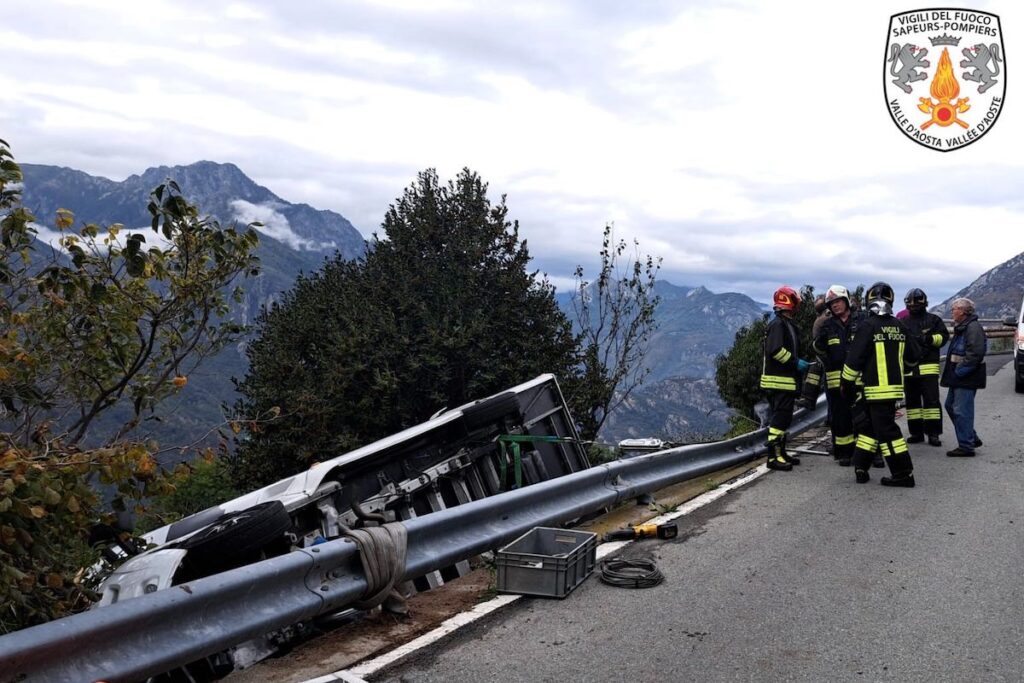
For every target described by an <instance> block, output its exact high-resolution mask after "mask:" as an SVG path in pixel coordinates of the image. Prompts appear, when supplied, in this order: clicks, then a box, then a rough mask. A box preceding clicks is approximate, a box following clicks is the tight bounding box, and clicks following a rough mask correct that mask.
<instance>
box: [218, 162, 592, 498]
mask: <svg viewBox="0 0 1024 683" xmlns="http://www.w3.org/2000/svg"><path fill="white" fill-rule="evenodd" d="M487 189H488V188H487V184H486V183H484V182H483V181H482V180H481V179H480V177H479V176H478V175H477V174H475V173H473V172H472V171H470V170H469V169H464V170H463V171H462V172H461V173H460V174H459V175H458V177H456V178H455V180H453V181H449V182H448V183H442V182H441V181H440V180H439V178H438V176H437V173H436V172H435V171H434V170H432V169H431V170H427V171H424V172H422V173H420V174H419V175H418V177H417V179H416V181H415V182H414V183H413V184H412V185H411V186H410V187H409V188H407V189H406V190H405V191H404V193H403V195H402V196H401V197H400V198H399V199H397V200H396V201H395V203H394V204H393V205H392V206H391V207H390V208H389V209H388V211H387V214H386V215H385V217H384V221H383V224H382V228H383V231H384V233H385V236H384V237H383V238H381V237H378V236H376V235H375V236H374V239H373V241H372V244H371V245H370V249H369V250H368V254H367V255H366V256H365V257H364V258H363V259H362V260H360V261H356V262H345V261H343V260H341V259H340V258H338V259H335V260H333V261H331V262H328V263H327V264H325V266H324V267H323V268H322V269H321V270H320V271H318V272H317V273H314V274H313V275H311V276H309V277H305V278H301V279H300V280H299V281H298V282H297V283H296V286H295V287H294V288H293V289H292V290H291V291H289V292H288V293H286V294H285V295H284V297H283V298H282V300H281V301H280V303H279V304H277V305H276V306H274V307H273V308H272V309H270V310H269V311H265V312H264V313H263V314H262V315H261V316H260V317H259V318H258V320H257V323H256V326H257V337H256V339H255V341H254V342H253V343H252V344H251V345H250V346H249V349H248V355H249V362H250V369H249V372H248V374H247V375H246V377H245V378H244V379H243V380H242V381H241V382H240V383H239V384H238V389H239V392H240V393H241V394H242V396H243V398H242V400H240V401H239V402H238V403H237V404H236V410H237V411H238V412H240V413H243V414H250V415H251V414H258V413H262V412H264V411H267V410H269V409H271V408H272V407H276V406H280V408H281V416H280V418H279V419H277V420H275V421H274V422H273V423H272V424H268V425H258V426H257V428H256V429H246V431H245V434H244V435H243V437H242V438H241V439H240V441H239V447H238V449H237V454H236V456H235V460H234V463H233V464H234V467H233V472H234V476H235V480H236V481H237V482H238V483H239V485H240V487H241V488H248V487H251V486H253V485H258V484H266V483H269V482H271V481H274V480H275V479H278V478H280V477H283V476H287V475H290V474H293V473H295V472H296V471H298V470H300V469H302V468H304V467H307V466H308V465H309V464H310V463H311V462H312V461H314V460H322V459H326V458H330V457H334V456H336V455H338V454H340V453H343V452H345V451H347V450H350V449H352V448H354V447H357V446H360V445H363V444H366V443H368V442H370V441H372V440H374V439H377V438H381V437H383V436H386V435H388V434H391V433H394V432H396V431H399V430H401V429H404V428H406V427H409V426H412V425H414V424H417V423H419V422H422V421H423V420H426V419H428V418H429V417H430V416H431V415H432V414H433V413H435V412H436V411H437V410H439V409H441V408H444V407H455V406H458V405H461V404H463V403H466V402H468V401H470V400H473V399H475V398H479V397H481V396H486V395H488V394H491V393H495V392H498V391H500V390H502V389H505V388H507V387H509V386H513V385H515V384H517V383H520V382H523V381H525V380H528V379H530V378H532V377H534V376H536V375H538V374H541V373H544V372H553V373H555V374H556V375H557V376H558V377H560V378H564V377H567V376H569V375H570V374H571V373H573V372H574V370H575V367H576V364H577V356H576V348H577V347H576V339H575V337H574V335H573V332H572V328H571V325H570V323H569V320H568V319H567V318H566V317H565V315H564V314H563V313H562V312H561V311H560V310H559V308H558V306H557V304H556V303H555V300H554V289H553V287H552V286H551V284H550V283H549V282H548V281H547V279H546V278H542V277H538V273H537V272H531V271H529V270H528V267H529V262H530V254H529V251H528V249H527V245H526V242H525V241H522V240H520V239H519V226H518V223H517V222H515V221H509V219H508V208H507V206H506V204H505V198H504V197H502V198H501V199H500V201H498V202H497V203H492V202H491V201H490V200H489V199H488V197H487Z"/></svg>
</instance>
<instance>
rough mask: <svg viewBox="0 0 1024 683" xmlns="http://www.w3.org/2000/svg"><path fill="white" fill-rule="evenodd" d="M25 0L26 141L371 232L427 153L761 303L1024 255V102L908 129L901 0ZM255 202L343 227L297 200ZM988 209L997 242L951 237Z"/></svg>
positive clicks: (565, 223) (4, 115) (18, 70)
mask: <svg viewBox="0 0 1024 683" xmlns="http://www.w3.org/2000/svg"><path fill="white" fill-rule="evenodd" d="M9 4H11V7H7V8H6V9H7V10H8V11H7V13H6V16H7V17H8V21H6V22H5V25H4V28H3V29H0V42H3V43H4V45H5V59H6V63H5V69H4V72H5V74H0V91H2V92H4V95H5V96H4V98H3V100H2V101H0V123H2V124H3V128H4V131H5V135H4V137H5V139H7V140H8V141H9V142H11V143H12V144H13V145H14V149H15V153H16V154H17V156H18V159H19V160H21V161H24V162H34V163H52V164H61V165H71V164H72V163H74V164H75V165H76V166H77V167H79V168H81V170H84V171H87V172H90V173H95V174H99V175H106V176H108V177H115V178H116V177H124V175H127V174H128V173H134V172H139V171H141V170H142V169H144V168H146V167H148V166H153V165H158V164H178V163H190V162H193V161H196V160H198V159H200V158H209V159H215V160H217V161H225V162H226V161H230V162H234V163H236V164H238V165H239V166H240V167H241V168H243V169H244V170H245V171H246V172H247V173H248V174H250V175H251V176H253V178H254V179H255V180H256V181H257V182H260V183H262V184H265V185H267V186H273V187H275V188H276V189H277V190H278V192H279V193H280V194H281V196H283V197H285V198H286V199H288V200H289V201H292V202H308V203H310V204H312V205H313V206H316V207H318V208H329V209H333V210H335V211H338V212H340V213H342V214H344V215H346V216H348V217H349V218H350V219H352V220H353V221H354V222H355V223H356V224H357V225H359V226H360V227H361V228H363V231H364V233H369V232H372V231H373V230H374V229H375V227H376V226H377V225H379V223H380V220H381V218H382V217H383V215H384V212H385V211H386V209H387V205H388V203H389V202H391V201H393V199H394V198H395V197H397V196H399V195H400V194H401V192H402V189H403V188H404V187H405V186H407V185H408V184H410V183H411V182H412V181H413V180H414V177H415V173H416V171H417V170H420V169H423V168H426V167H436V168H437V169H438V170H439V172H440V173H441V175H442V176H443V177H446V178H447V177H452V176H453V175H454V174H455V173H457V172H458V171H459V170H460V169H461V168H462V167H463V166H469V167H470V168H472V169H474V170H477V171H478V172H480V173H481V175H482V176H483V178H484V179H485V180H487V181H489V182H490V184H491V193H492V197H494V198H496V197H497V196H498V195H499V194H501V193H508V195H509V199H508V202H509V207H510V215H511V217H513V218H518V219H519V220H520V222H521V226H522V228H521V236H522V237H523V238H526V239H528V240H529V244H530V249H531V253H533V255H534V256H535V258H536V259H537V262H536V265H538V266H539V267H541V268H544V269H547V270H548V271H549V272H550V274H551V276H552V278H553V280H556V281H558V282H564V281H566V279H567V278H569V277H570V275H571V268H572V266H573V265H575V264H576V263H583V264H584V265H587V264H588V263H591V264H592V263H595V262H596V260H597V249H598V247H599V245H600V237H601V230H602V228H603V226H604V224H605V223H606V222H607V221H614V222H615V224H616V229H617V234H618V235H619V236H621V237H623V238H626V239H632V238H633V237H636V238H637V239H639V240H640V242H641V250H642V251H644V252H648V251H649V252H651V253H655V254H659V255H661V256H663V257H664V259H665V267H664V271H663V272H664V275H665V277H666V278H668V279H670V280H673V281H677V282H678V283H679V284H687V285H697V284H704V283H705V282H706V283H707V284H709V286H711V287H712V288H713V289H716V290H719V291H720V290H722V289H738V290H741V291H746V293H748V294H751V295H754V296H756V297H760V298H762V299H763V298H764V297H765V295H764V294H763V292H761V289H762V288H766V287H769V286H770V284H771V282H773V281H774V280H776V279H782V278H784V279H785V280H787V281H789V282H799V283H802V282H804V281H808V282H816V283H818V284H819V285H821V286H824V285H825V284H828V283H829V282H831V281H832V280H833V279H838V278H840V277H844V278H849V279H851V280H852V279H857V278H858V277H861V278H862V279H865V280H866V279H870V278H872V277H876V276H877V275H879V274H881V275H886V274H888V276H889V277H890V278H891V279H894V280H896V279H900V280H905V281H907V282H915V281H922V282H924V281H926V282H928V283H929V286H932V287H933V289H934V290H935V291H938V292H940V293H941V292H949V293H952V292H953V291H955V290H956V289H958V288H959V287H961V286H963V285H965V284H967V282H969V281H970V280H972V279H973V278H974V277H975V276H976V275H978V274H980V272H981V271H982V270H984V269H986V268H989V267H992V266H993V265H995V264H997V263H999V262H1001V261H1004V260H1006V259H1008V258H1010V257H1012V256H1014V255H1015V254H1016V253H1019V252H1020V251H1022V250H1024V243H1022V241H1021V238H1019V237H1017V234H1018V233H1020V232H1021V231H1019V230H1016V229H1015V227H1014V226H1017V225H1019V224H1020V222H1021V219H1022V218H1024V215H1022V214H1024V202H1022V201H1021V200H1020V199H1019V198H1018V197H1017V196H1016V192H1015V191H1007V189H1006V187H1007V186H1009V187H1016V186H1017V185H1019V180H1018V179H1019V177H1020V176H1021V174H1022V172H1024V167H1022V164H1024V161H1021V159H1024V154H1021V152H1022V149H1021V145H1020V143H1019V142H1018V138H1017V135H1016V134H1015V131H1016V130H1019V129H1021V127H1022V124H1024V110H1022V109H1021V108H1019V107H1010V108H1007V109H1006V110H1005V111H1004V112H1003V113H1002V114H1001V117H1000V120H999V122H998V123H997V125H996V126H995V127H994V128H993V129H992V132H991V133H990V134H988V135H987V136H986V137H985V138H984V139H983V140H981V141H979V142H978V143H976V144H974V145H971V146H969V147H967V148H965V149H962V150H959V151H956V152H953V153H949V154H938V153H935V152H931V151H928V150H925V149H923V148H921V147H920V146H918V145H916V144H913V143H912V142H910V141H909V140H907V139H905V138H904V137H903V135H902V134H901V133H900V132H899V131H898V130H896V128H895V126H894V125H893V124H892V122H891V121H890V119H889V115H888V112H887V110H886V108H885V105H884V98H883V88H882V79H881V77H882V74H881V73H879V71H880V70H881V69H882V68H883V65H884V59H883V58H884V55H883V54H882V50H883V47H884V41H883V36H884V34H885V32H886V29H887V27H888V21H889V15H890V14H891V13H892V11H894V9H893V7H892V6H891V3H889V2H884V1H882V0H867V1H866V2H864V3H861V4H859V5H858V6H857V7H856V9H849V10H846V11H836V12H832V13H823V12H822V10H821V6H820V4H818V3H813V2H811V1H810V0H789V1H780V2H768V1H767V0H739V1H735V2H730V3H699V2H698V3H670V2H669V3H654V2H652V3H642V4H634V5H629V6H628V7H624V8H622V9H620V8H618V7H617V6H616V5H615V4H614V3H601V4H594V3H591V2H586V1H584V0H580V1H579V2H566V3H558V4H554V5H553V4H551V3H541V2H530V3H506V4H505V5H500V4H494V3H482V2H473V1H470V0H436V1H434V2H431V3H425V2H412V1H411V0H388V2H384V3H381V2H351V3H343V4H338V5H334V6H331V5H318V6H316V7H315V8H311V7H308V6H305V5H302V4H301V3H299V4H294V3H293V4H285V3H261V2H255V1H250V2H233V3H231V4H229V5H227V6H226V7H222V8H219V9H218V8H211V6H210V5H208V3H204V2H200V1H199V0H179V1H177V2H174V3H170V2H166V0H165V1H163V2H161V4H160V5H159V6H158V7H156V8H153V5H152V4H151V3H140V4H137V6H136V5H132V6H131V7H128V6H127V5H124V3H120V4H119V6H118V7H117V8H116V9H115V8H113V6H112V5H111V4H110V3H106V2H102V1H101V0H87V1H86V0H76V1H70V0H69V1H66V2H59V1H57V0H11V2H10V3H9ZM897 9H901V8H897ZM998 11H999V12H1000V13H1001V17H1002V21H1003V25H1004V26H1006V27H1011V26H1018V27H1019V26H1021V25H1024V11H1022V10H1021V9H1020V8H1019V7H1018V6H1015V5H1007V6H1005V7H1000V8H999V10H998ZM154 17H159V21H154ZM1011 35H1013V34H1011ZM1011 56H1012V55H1011ZM1011 68H1012V67H1011ZM1011 87H1012V86H1011ZM1011 97H1012V96H1011ZM994 169H998V172H996V171H995V170H994ZM236 210H237V211H240V212H242V213H244V214H245V215H248V216H252V218H250V219H249V220H255V219H256V216H257V215H259V216H262V218H261V219H259V220H262V222H264V223H265V224H266V225H267V227H266V228H265V229H264V232H265V233H266V234H268V235H270V236H271V237H275V238H276V239H281V240H282V241H284V242H286V243H288V244H289V245H291V246H292V247H293V248H297V249H305V248H319V247H317V246H316V245H313V243H312V242H311V241H310V240H306V239H304V238H302V237H300V236H298V235H296V234H295V233H294V231H292V230H291V229H290V227H289V226H288V222H287V220H286V219H285V217H284V216H282V215H281V214H280V213H278V212H276V211H275V210H274V209H273V208H271V207H257V206H253V205H248V206H240V207H238V208H236ZM965 228H966V229H969V230H971V231H972V234H974V233H978V234H987V235H988V236H990V239H972V240H970V243H969V244H966V245H964V246H963V247H962V248H961V247H960V246H957V247H951V246H950V242H951V241H955V240H958V239H961V237H960V236H961V235H962V234H963V231H964V229H965ZM860 273H863V275H859V274H860ZM930 294H931V295H932V298H933V299H936V300H937V299H938V298H939V297H938V295H937V294H934V293H932V292H930Z"/></svg>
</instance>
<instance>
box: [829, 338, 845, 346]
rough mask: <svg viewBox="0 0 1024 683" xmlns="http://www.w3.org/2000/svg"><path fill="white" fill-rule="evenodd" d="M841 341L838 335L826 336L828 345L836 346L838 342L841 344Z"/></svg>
mask: <svg viewBox="0 0 1024 683" xmlns="http://www.w3.org/2000/svg"><path fill="white" fill-rule="evenodd" d="M842 343H843V342H842V341H841V340H840V339H839V337H829V338H828V345H829V346H838V345H839V344H842Z"/></svg>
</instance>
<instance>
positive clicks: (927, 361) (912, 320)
mask: <svg viewBox="0 0 1024 683" xmlns="http://www.w3.org/2000/svg"><path fill="white" fill-rule="evenodd" d="M902 322H903V325H904V327H906V328H907V331H908V332H910V334H911V336H913V337H914V339H915V340H916V341H917V343H918V344H919V345H920V346H921V362H920V363H918V365H917V367H916V368H912V369H910V370H909V371H908V372H907V374H908V375H914V376H920V377H925V376H928V375H935V376H938V374H939V349H940V348H942V345H943V344H945V343H946V341H947V340H948V339H949V331H948V330H947V329H946V323H944V322H942V318H940V317H939V316H937V315H935V314H934V313H928V312H927V311H922V312H920V313H913V312H912V313H911V314H910V315H908V316H907V317H906V318H903V320H902Z"/></svg>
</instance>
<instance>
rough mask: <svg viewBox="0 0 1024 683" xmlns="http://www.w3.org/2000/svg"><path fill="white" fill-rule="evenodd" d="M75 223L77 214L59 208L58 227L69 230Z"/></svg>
mask: <svg viewBox="0 0 1024 683" xmlns="http://www.w3.org/2000/svg"><path fill="white" fill-rule="evenodd" d="M74 223H75V214H73V213H71V212H70V211H68V210H67V209H57V229H58V230H67V229H68V228H70V227H71V226H72V225H74Z"/></svg>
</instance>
